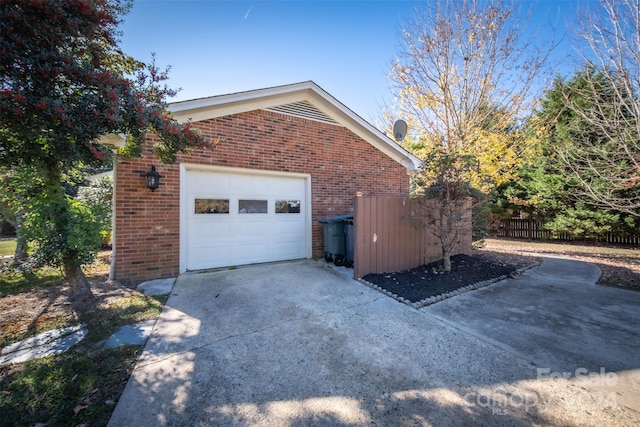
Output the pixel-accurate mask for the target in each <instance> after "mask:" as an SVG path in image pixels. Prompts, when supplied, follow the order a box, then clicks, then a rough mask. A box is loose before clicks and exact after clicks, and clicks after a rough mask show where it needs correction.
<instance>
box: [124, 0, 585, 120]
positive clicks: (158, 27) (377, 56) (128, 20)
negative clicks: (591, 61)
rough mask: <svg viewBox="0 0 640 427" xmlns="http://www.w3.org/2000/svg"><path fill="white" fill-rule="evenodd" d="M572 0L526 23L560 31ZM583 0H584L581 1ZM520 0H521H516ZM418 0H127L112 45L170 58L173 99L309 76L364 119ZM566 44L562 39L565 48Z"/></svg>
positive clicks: (386, 95) (379, 96)
mask: <svg viewBox="0 0 640 427" xmlns="http://www.w3.org/2000/svg"><path fill="white" fill-rule="evenodd" d="M579 1H580V0H538V1H536V2H535V5H536V13H535V16H534V18H535V22H534V23H533V24H534V25H539V26H542V27H545V28H548V29H549V31H550V30H551V28H553V27H555V28H557V29H559V30H560V32H564V31H566V30H565V26H566V24H567V22H570V20H571V19H572V16H573V13H574V11H575V9H576V5H577V4H578V2H579ZM587 1H588V0H587ZM521 3H522V4H523V5H525V6H528V5H530V4H531V1H529V0H521ZM419 4H420V2H419V1H415V0H400V1H382V0H368V1H337V0H334V1H319V0H315V1H311V0H307V1H294V0H289V1H258V0H254V1H231V0H228V1H220V0H193V1H190V0H135V1H134V5H133V8H132V10H131V12H130V13H129V14H128V15H126V16H125V17H124V23H123V24H122V25H121V27H120V29H121V30H122V31H123V34H122V37H121V47H122V49H123V50H124V52H126V53H127V54H129V55H131V56H133V57H135V58H137V59H139V60H142V61H145V62H148V61H149V60H150V58H151V53H152V52H154V53H155V54H156V61H157V63H158V65H160V66H166V65H171V71H170V74H169V77H170V80H169V82H168V83H169V85H170V86H171V87H173V88H181V89H182V90H181V92H180V93H179V94H178V96H177V97H176V98H173V100H174V101H178V100H185V99H193V98H200V97H205V96H212V95H220V94H225V93H232V92H238V91H244V90H251V89H260V88H264V87H271V86H277V85H283V84H289V83H297V82H301V81H306V80H313V81H314V82H316V83H317V84H318V85H320V86H321V87H322V88H323V89H325V90H326V91H327V92H329V93H330V94H331V95H333V96H334V97H335V98H337V99H338V100H339V101H341V102H342V103H343V104H345V105H346V106H347V107H349V108H350V109H351V110H353V111H355V112H356V113H357V114H359V115H360V116H362V117H363V118H364V119H365V120H368V121H370V122H372V123H375V122H376V119H377V118H378V117H379V116H380V112H381V110H382V108H383V106H384V105H385V104H388V103H391V102H392V97H391V89H390V81H389V78H388V73H389V70H390V64H391V62H392V61H393V59H394V58H395V57H396V56H397V52H398V51H399V48H400V39H399V35H398V34H399V32H400V30H401V29H402V28H403V27H405V26H406V23H407V20H408V19H409V18H410V17H411V16H412V14H413V12H414V9H415V7H416V6H417V5H419ZM568 49H570V46H569V45H568V44H566V45H564V46H563V47H561V49H560V50H561V51H562V50H568Z"/></svg>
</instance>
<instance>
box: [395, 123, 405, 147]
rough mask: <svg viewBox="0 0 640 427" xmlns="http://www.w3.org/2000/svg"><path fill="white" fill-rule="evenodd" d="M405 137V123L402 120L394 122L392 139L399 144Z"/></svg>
mask: <svg viewBox="0 0 640 427" xmlns="http://www.w3.org/2000/svg"><path fill="white" fill-rule="evenodd" d="M406 135H407V122H405V121H404V120H402V119H400V120H396V122H395V123H394V124H393V137H394V138H395V139H396V141H398V142H400V141H402V140H403V139H404V137H405V136H406Z"/></svg>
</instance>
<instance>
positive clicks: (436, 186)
mask: <svg viewBox="0 0 640 427" xmlns="http://www.w3.org/2000/svg"><path fill="white" fill-rule="evenodd" d="M477 168H478V162H477V160H476V158H475V156H471V155H460V154H458V153H455V152H454V153H452V152H451V151H450V150H447V149H446V148H444V147H438V148H434V149H432V150H431V151H430V152H428V153H426V154H425V157H424V160H423V163H422V166H421V173H420V174H419V175H418V176H417V177H416V179H415V181H414V187H415V188H414V195H418V196H422V197H419V198H417V199H416V200H415V202H416V203H415V204H414V206H415V209H414V211H413V212H412V213H411V217H410V221H411V222H412V223H413V225H414V226H415V227H417V228H424V229H426V230H427V231H428V232H430V233H431V234H433V235H434V236H436V237H437V238H438V239H439V240H440V247H441V248H442V261H443V268H444V271H446V272H449V271H451V255H452V254H453V252H454V250H455V248H456V246H457V245H458V243H459V241H460V239H461V238H462V236H464V235H465V234H466V233H467V232H468V231H469V226H470V225H471V213H472V199H473V197H474V196H476V193H477V190H474V188H473V187H472V186H471V185H470V184H469V182H468V180H467V178H466V177H468V176H469V174H470V173H472V172H473V171H475V170H477Z"/></svg>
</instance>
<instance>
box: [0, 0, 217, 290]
mask: <svg viewBox="0 0 640 427" xmlns="http://www.w3.org/2000/svg"><path fill="white" fill-rule="evenodd" d="M128 7H129V5H128V3H123V2H121V1H119V0H57V1H49V0H22V1H8V0H0V166H2V167H5V168H10V169H16V168H22V167H26V166H28V167H29V168H33V169H34V171H35V174H36V176H37V177H38V182H37V183H36V184H34V185H35V186H36V187H37V188H38V194H39V196H38V197H37V198H36V199H35V200H34V201H33V203H32V206H30V209H31V215H36V216H38V220H37V221H35V222H36V223H38V224H39V225H40V226H39V227H38V230H39V234H40V235H39V237H38V242H37V243H38V244H37V250H39V254H40V257H41V261H42V262H43V263H47V264H52V265H56V266H60V267H62V269H63V271H64V273H65V276H66V278H67V280H68V282H69V284H70V285H71V287H72V289H73V291H74V296H75V297H76V299H79V298H78V297H83V298H84V297H90V296H91V291H90V287H89V284H88V281H87V279H86V277H85V275H84V273H83V271H82V268H81V267H82V265H83V264H84V263H86V262H87V256H86V253H85V252H86V248H85V247H84V246H83V245H82V244H80V243H79V239H80V237H79V236H78V233H74V230H73V228H74V225H75V224H76V222H74V221H75V217H74V215H76V214H77V212H76V211H77V209H75V208H74V205H73V203H72V201H71V200H70V199H69V198H68V197H67V196H66V195H65V192H64V188H63V185H62V178H63V174H64V173H65V171H67V170H72V169H73V168H77V167H78V165H81V164H85V165H86V164H92V163H95V162H99V161H100V160H101V158H102V157H103V155H104V153H105V152H106V150H108V149H109V147H105V146H104V145H102V144H101V143H100V137H101V136H103V135H105V134H111V133H123V134H126V135H128V139H127V143H126V146H125V147H124V149H123V152H124V153H125V154H129V155H135V154H138V153H140V150H141V145H142V143H143V141H144V137H145V134H146V133H147V132H148V131H149V130H151V131H154V132H156V133H157V134H158V135H159V136H160V138H161V140H162V143H161V144H159V145H157V146H156V147H155V148H156V154H157V155H158V157H159V158H160V160H161V161H164V162H171V161H173V160H175V155H176V153H177V152H178V151H180V150H182V149H184V148H187V147H190V146H194V145H197V146H208V145H210V144H211V143H210V142H209V141H206V140H205V139H203V137H202V136H201V135H200V134H199V133H198V132H197V131H195V130H194V129H192V128H191V127H190V126H189V124H188V123H187V124H181V123H178V122H176V121H175V120H174V119H172V118H171V116H170V115H169V114H168V113H167V109H166V99H167V98H168V97H169V96H173V95H174V94H175V91H172V90H171V89H169V88H168V87H166V85H164V83H163V81H165V80H166V78H167V75H166V71H165V72H161V71H159V70H158V69H157V68H156V67H155V65H154V64H151V65H150V66H146V65H145V64H143V63H141V62H139V61H136V60H135V59H133V58H131V57H129V56H127V55H126V54H124V53H123V52H122V51H121V50H120V49H119V47H118V42H117V37H118V31H117V27H118V24H119V23H120V18H121V16H122V15H123V14H124V13H126V12H127V11H128Z"/></svg>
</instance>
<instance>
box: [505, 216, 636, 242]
mask: <svg viewBox="0 0 640 427" xmlns="http://www.w3.org/2000/svg"><path fill="white" fill-rule="evenodd" d="M495 234H496V236H497V237H508V238H514V239H529V240H563V241H575V240H587V241H594V242H599V243H614V244H624V245H635V246H640V234H626V233H625V234H620V233H607V234H605V235H602V236H600V237H598V238H593V239H582V238H575V237H572V236H571V235H570V234H568V233H560V234H557V235H555V236H554V235H553V234H552V233H551V231H549V230H545V229H544V226H543V223H542V221H539V220H528V219H518V218H515V219H508V220H503V221H502V222H501V224H500V225H499V226H498V228H497V231H496V233H495Z"/></svg>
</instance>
